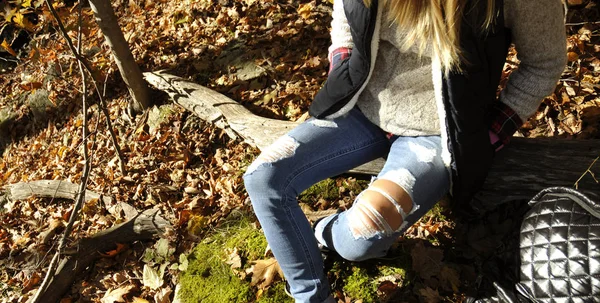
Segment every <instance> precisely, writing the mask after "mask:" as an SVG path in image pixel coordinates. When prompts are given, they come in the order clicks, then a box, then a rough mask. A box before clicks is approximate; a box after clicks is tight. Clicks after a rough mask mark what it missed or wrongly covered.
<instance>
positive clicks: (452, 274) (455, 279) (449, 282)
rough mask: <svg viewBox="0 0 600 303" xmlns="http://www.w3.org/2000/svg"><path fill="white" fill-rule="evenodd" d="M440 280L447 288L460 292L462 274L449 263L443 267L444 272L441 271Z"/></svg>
mask: <svg viewBox="0 0 600 303" xmlns="http://www.w3.org/2000/svg"><path fill="white" fill-rule="evenodd" d="M440 281H441V282H442V285H443V286H444V288H445V289H447V290H452V291H453V292H455V293H456V292H458V288H459V287H460V285H461V283H460V275H459V274H458V272H457V271H456V270H455V269H454V268H452V267H449V266H447V265H444V266H443V267H442V272H441V273H440ZM448 286H450V287H448Z"/></svg>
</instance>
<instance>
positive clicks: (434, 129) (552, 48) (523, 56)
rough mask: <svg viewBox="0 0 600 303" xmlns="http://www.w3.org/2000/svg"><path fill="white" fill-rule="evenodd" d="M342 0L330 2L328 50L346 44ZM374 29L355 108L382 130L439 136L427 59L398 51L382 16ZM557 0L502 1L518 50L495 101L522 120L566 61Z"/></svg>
mask: <svg viewBox="0 0 600 303" xmlns="http://www.w3.org/2000/svg"><path fill="white" fill-rule="evenodd" d="M342 1H343V0H336V1H335V2H334V5H333V21H332V30H331V37H332V44H331V46H330V48H329V50H330V52H331V51H333V50H335V49H337V48H340V47H347V48H352V47H353V43H352V36H351V34H350V27H349V26H348V20H347V19H346V16H345V13H344V6H343V2H342ZM385 11H386V10H379V12H380V14H382V16H381V15H380V16H378V18H381V17H383V18H382V19H381V20H383V21H382V24H381V26H380V29H379V31H378V32H376V33H375V37H376V39H379V48H378V50H377V56H376V60H375V66H374V69H373V72H372V75H371V78H370V80H369V82H368V84H367V86H366V88H365V89H364V90H363V91H362V93H361V95H360V96H359V98H358V101H357V106H358V107H359V108H360V109H361V111H362V112H363V113H364V114H365V115H366V116H367V117H368V118H369V120H371V121H372V122H373V123H375V124H376V125H378V126H379V127H381V128H382V129H383V130H385V131H387V132H390V133H393V134H396V135H401V136H423V135H439V134H440V125H439V118H438V117H439V115H438V113H437V111H438V109H437V107H436V98H435V90H434V80H433V77H432V59H431V55H430V54H425V55H424V56H421V57H419V55H418V54H417V52H416V50H409V51H407V52H402V51H401V49H402V47H401V43H402V39H401V38H402V31H401V29H399V28H398V27H397V26H396V25H395V24H393V23H392V22H391V21H385V20H390V18H387V16H386V13H385ZM563 13H564V12H563V5H562V2H561V0H504V16H505V18H504V19H505V20H504V21H505V25H506V27H508V28H509V29H510V30H511V35H512V41H513V43H514V44H515V48H516V50H517V52H518V59H519V60H520V64H519V68H518V69H517V70H515V71H514V72H513V73H512V74H511V76H510V78H509V80H508V82H507V84H506V87H505V88H504V90H503V91H502V92H501V94H500V101H501V102H503V103H505V104H506V105H508V106H510V107H511V108H512V109H513V110H514V111H515V112H516V113H517V114H518V115H519V117H520V118H521V120H522V121H525V120H526V119H527V118H529V117H530V116H531V115H533V114H534V113H535V111H536V109H537V107H538V106H539V103H540V101H541V100H542V99H543V98H544V97H546V96H547V95H549V94H550V93H552V91H553V89H554V87H555V86H556V79H557V78H559V77H560V74H561V73H562V71H563V69H564V66H565V60H566V56H565V53H566V33H565V28H564V14H563Z"/></svg>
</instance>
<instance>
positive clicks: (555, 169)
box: [144, 72, 600, 205]
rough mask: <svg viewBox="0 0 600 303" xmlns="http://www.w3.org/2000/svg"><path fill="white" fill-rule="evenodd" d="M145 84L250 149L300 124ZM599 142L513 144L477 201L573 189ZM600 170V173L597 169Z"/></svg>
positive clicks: (176, 85) (164, 78)
mask: <svg viewBox="0 0 600 303" xmlns="http://www.w3.org/2000/svg"><path fill="white" fill-rule="evenodd" d="M144 76H145V77H146V80H147V81H148V82H149V83H150V84H151V85H153V86H155V87H156V88H158V89H160V90H162V91H165V92H166V93H168V94H169V96H171V98H172V99H173V101H174V102H175V103H177V104H179V105H181V106H182V107H184V108H186V109H187V110H189V111H191V112H192V113H194V114H196V115H197V116H198V117H200V118H202V119H204V120H205V121H209V122H213V123H215V124H216V125H217V126H218V127H221V128H223V129H225V130H230V131H231V132H234V135H239V136H240V137H241V138H242V139H243V140H244V141H246V142H247V143H248V144H250V145H252V146H255V147H258V148H259V149H263V148H265V147H267V146H269V144H271V143H272V142H274V141H275V140H276V139H277V138H279V137H280V136H282V135H283V134H285V133H287V132H288V131H289V130H290V129H291V128H293V127H294V126H295V125H296V123H293V122H287V121H279V120H272V119H267V118H263V117H260V116H257V115H254V114H252V113H251V112H250V111H248V110H247V109H245V108H244V107H243V106H242V105H240V104H238V103H237V102H235V101H234V100H231V99H229V98H228V97H226V96H224V95H222V94H220V93H217V92H215V91H213V90H210V89H208V88H206V87H203V86H201V85H198V84H195V83H192V82H189V81H186V80H184V79H181V78H179V77H177V76H173V75H169V74H167V73H166V72H152V73H145V74H144ZM598 150H600V140H585V141H584V140H566V139H555V138H546V139H525V138H513V143H512V144H511V146H510V147H509V148H505V149H504V150H502V151H500V152H499V153H498V155H497V157H496V160H495V162H494V165H493V168H492V171H491V172H490V175H489V176H488V178H487V180H486V183H485V185H484V186H483V188H482V190H481V191H480V192H479V194H478V195H477V196H476V199H477V200H479V201H481V202H483V203H484V204H487V205H494V204H498V203H502V202H506V201H510V200H515V199H530V198H532V197H533V196H534V195H535V194H536V193H537V192H538V191H540V190H541V189H543V188H546V187H549V186H569V187H570V186H573V184H574V183H575V182H576V181H577V180H578V178H579V177H580V176H581V174H582V172H585V171H587V170H588V169H591V168H589V165H590V163H591V162H592V161H593V159H594V158H596V157H597V156H598ZM383 163H384V160H383V159H378V160H376V161H373V162H370V163H367V164H365V165H362V166H360V167H357V168H356V169H353V170H352V171H350V172H351V173H359V174H369V175H376V174H377V173H378V172H379V171H380V170H381V168H382V167H383ZM596 169H598V170H600V167H596ZM578 185H579V188H581V189H584V190H590V191H594V192H598V193H600V186H599V185H598V184H597V183H596V182H595V180H594V179H593V178H591V177H590V178H582V179H581V180H579V183H578Z"/></svg>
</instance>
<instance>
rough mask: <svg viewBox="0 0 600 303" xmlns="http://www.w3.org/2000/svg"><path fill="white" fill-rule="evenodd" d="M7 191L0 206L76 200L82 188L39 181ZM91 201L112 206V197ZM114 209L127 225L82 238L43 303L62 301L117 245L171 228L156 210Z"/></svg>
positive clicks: (92, 194) (43, 296) (125, 206)
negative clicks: (28, 201)
mask: <svg viewBox="0 0 600 303" xmlns="http://www.w3.org/2000/svg"><path fill="white" fill-rule="evenodd" d="M4 189H5V193H4V195H3V196H0V202H1V201H2V200H3V199H9V200H11V201H16V200H21V199H27V198H29V197H34V196H35V197H48V198H63V199H72V200H74V199H75V197H76V195H77V191H78V190H79V185H78V184H73V183H70V182H68V181H60V180H38V181H32V182H21V183H15V184H10V185H7V186H4ZM92 199H102V201H104V202H105V203H110V204H113V202H112V201H113V199H112V198H111V197H109V196H103V195H100V194H98V193H95V192H93V191H90V190H87V191H86V193H85V200H86V201H90V200H92ZM110 204H109V205H110ZM114 207H115V210H120V211H123V212H124V213H125V217H126V218H127V219H128V220H127V221H126V222H125V223H122V224H118V225H115V226H113V227H111V228H109V229H107V230H104V231H101V232H98V233H96V234H95V235H93V236H91V237H89V238H83V239H81V240H79V241H78V242H77V243H75V244H74V245H72V246H70V247H69V248H67V249H65V252H64V254H63V256H61V260H60V263H59V265H58V268H57V270H56V273H55V274H54V276H52V277H51V280H50V283H49V284H48V286H47V287H46V288H45V289H44V290H42V293H41V294H40V299H41V300H42V302H58V301H60V300H61V299H62V297H63V295H64V294H65V293H66V292H67V291H68V290H69V289H70V288H71V285H72V284H73V282H74V281H75V279H76V278H77V277H79V276H80V274H81V273H82V272H83V271H84V270H85V269H87V268H88V267H89V266H90V264H92V262H93V261H95V260H96V259H98V258H100V257H102V256H103V254H106V253H107V252H109V251H111V250H115V249H116V248H117V247H118V244H128V243H131V242H134V241H143V240H151V239H153V238H156V237H159V236H160V235H162V234H163V233H164V232H165V231H166V230H167V229H169V228H171V225H170V223H169V222H168V221H167V220H165V219H164V218H162V217H161V216H160V215H159V213H158V212H159V211H158V210H157V209H149V210H146V211H144V212H141V213H138V212H137V211H136V210H135V209H134V208H133V207H132V206H130V205H128V204H126V203H118V204H117V205H115V206H114Z"/></svg>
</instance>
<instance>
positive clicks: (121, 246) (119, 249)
mask: <svg viewBox="0 0 600 303" xmlns="http://www.w3.org/2000/svg"><path fill="white" fill-rule="evenodd" d="M115 244H116V245H117V248H115V249H113V250H109V251H107V252H106V253H101V252H99V253H100V255H101V256H103V257H107V258H111V257H114V256H116V255H118V254H119V253H120V252H122V251H123V250H125V249H126V247H127V246H126V245H125V244H121V243H115Z"/></svg>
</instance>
